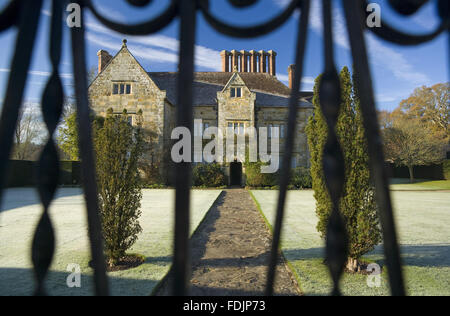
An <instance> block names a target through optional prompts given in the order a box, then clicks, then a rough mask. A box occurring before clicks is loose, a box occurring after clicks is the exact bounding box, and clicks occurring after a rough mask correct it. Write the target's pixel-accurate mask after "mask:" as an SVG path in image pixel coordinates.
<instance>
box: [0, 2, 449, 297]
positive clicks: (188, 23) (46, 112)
mask: <svg viewBox="0 0 450 316" xmlns="http://www.w3.org/2000/svg"><path fill="white" fill-rule="evenodd" d="M126 1H127V3H128V4H130V5H132V6H135V7H137V8H142V7H145V6H147V5H150V4H151V3H152V0H126ZM227 1H228V2H229V4H231V5H232V6H233V7H235V8H237V9H240V8H247V7H250V6H252V5H254V4H256V3H257V2H258V1H257V0H227ZM314 1H316V0H314ZM73 2H75V3H78V4H80V5H81V7H82V8H83V10H84V9H88V10H90V11H91V12H92V13H93V15H94V16H95V17H96V18H97V19H98V20H99V21H100V22H101V23H102V24H103V25H105V26H106V27H107V28H109V29H111V30H114V31H116V32H119V33H122V34H127V35H148V34H152V33H155V32H158V31H160V30H161V29H163V28H164V27H166V26H168V25H169V24H170V23H171V22H172V21H174V20H175V19H176V18H178V17H179V18H180V20H181V23H180V24H181V26H180V60H179V65H180V71H179V74H178V76H179V85H178V91H179V92H180V91H181V92H182V93H179V95H182V96H183V98H181V97H180V99H179V100H178V102H179V107H178V108H177V111H178V117H179V120H178V124H181V125H184V126H187V127H189V128H190V127H191V124H192V122H190V121H191V118H192V111H193V110H192V82H193V71H194V45H195V34H194V33H195V22H196V15H197V13H200V14H202V16H203V17H204V19H205V20H206V21H207V23H208V24H209V25H210V26H211V27H212V28H213V29H215V30H216V31H218V32H220V33H222V34H225V35H228V36H231V37H236V38H251V37H256V36H262V35H265V34H268V33H271V32H273V31H274V30H275V29H277V28H279V27H280V26H281V25H283V24H284V23H285V22H286V21H287V20H288V19H289V18H290V17H292V16H294V13H295V12H297V11H298V12H300V14H301V15H299V21H298V22H299V24H298V37H297V44H296V48H295V49H296V51H295V56H296V59H295V65H296V66H295V73H294V84H293V87H294V89H293V90H292V94H291V99H290V103H289V104H290V105H289V117H288V129H287V136H286V142H285V151H284V152H285V156H284V157H283V161H282V165H281V170H280V191H279V196H278V202H277V212H276V221H275V227H274V238H273V243H272V252H271V256H270V262H269V269H268V282H267V289H266V293H267V294H269V295H271V294H273V284H274V280H275V271H276V264H277V261H278V260H277V259H278V252H279V242H280V235H281V228H282V223H283V213H284V206H285V199H286V191H287V186H288V182H289V181H288V180H289V165H290V159H291V156H292V148H293V143H294V135H295V128H296V124H295V120H296V112H297V111H296V107H297V104H298V96H299V90H300V82H301V77H302V72H303V62H304V55H305V54H304V53H305V47H306V38H307V33H308V23H309V22H308V21H309V13H310V12H309V11H310V7H309V6H310V1H309V0H291V1H290V2H289V4H288V5H287V6H286V7H285V8H284V9H283V10H282V11H281V12H280V13H279V14H278V15H276V16H275V17H273V18H272V19H270V20H269V21H266V22H264V23H261V24H258V25H254V26H237V25H233V24H230V23H227V22H225V21H224V20H222V19H219V18H218V17H216V16H215V15H214V14H213V13H212V12H211V10H210V8H209V3H210V1H209V0H170V1H169V4H168V6H167V8H165V9H164V10H163V12H162V13H161V14H159V15H158V16H156V17H154V18H152V19H151V20H149V21H145V22H142V23H137V24H127V23H118V22H115V21H112V20H111V19H109V18H106V17H105V16H104V15H102V13H101V12H100V11H99V10H98V9H97V8H96V7H95V5H94V4H93V1H92V0H76V1H73ZM342 2H343V8H344V12H345V17H346V21H347V26H346V28H347V31H348V34H349V39H350V44H351V45H350V46H351V50H352V57H353V62H354V65H355V71H356V72H357V74H358V76H357V78H358V81H357V82H356V84H357V85H358V90H359V91H360V92H361V101H362V102H361V104H362V114H363V121H364V127H365V130H366V137H367V140H368V149H369V156H370V166H371V174H372V176H373V178H374V182H375V186H376V192H377V201H378V205H379V209H380V222H381V224H382V230H383V240H384V248H385V256H386V264H387V266H388V273H389V278H390V286H391V292H392V294H394V295H403V294H404V293H405V291H404V285H403V278H402V272H401V262H400V257H399V250H398V243H397V238H396V230H395V225H394V221H393V211H392V205H391V200H390V193H389V187H388V182H387V175H386V173H385V170H384V167H383V163H384V157H383V154H382V148H381V142H380V133H379V130H378V124H377V122H376V120H374V119H373V118H374V117H376V112H375V111H376V109H375V101H374V93H373V87H372V82H371V77H370V68H369V64H368V56H367V51H366V46H365V41H364V36H363V31H364V30H366V29H369V31H370V32H372V33H373V34H375V35H376V36H378V37H379V38H381V39H383V40H385V41H389V42H392V43H396V44H400V45H418V44H422V43H425V42H429V41H431V40H433V39H434V38H436V37H437V36H438V35H440V34H442V33H443V32H445V31H448V30H449V27H450V15H449V2H448V0H437V1H436V10H437V13H438V15H439V16H440V19H441V20H440V23H439V25H438V26H437V27H436V28H435V29H434V30H432V31H431V32H428V33H426V34H407V33H405V32H403V31H399V30H397V29H395V28H394V27H392V26H391V25H390V24H389V23H388V22H386V21H385V20H384V19H382V20H381V27H374V28H368V27H367V26H366V24H365V19H366V18H367V16H368V12H366V7H367V4H368V1H367V0H365V1H363V0H361V1H359V0H343V1H342ZM427 2H428V1H427V0H389V4H390V5H391V7H392V8H393V9H394V10H395V11H396V12H398V13H399V14H402V15H405V16H410V15H412V14H414V13H416V12H417V11H418V10H419V9H420V8H421V7H422V6H423V5H425V4H426V3H427ZM64 3H66V2H65V1H59V0H53V1H52V13H53V14H52V18H51V21H52V22H51V30H50V60H51V65H52V74H51V76H50V78H49V80H48V83H47V86H46V89H45V91H44V93H43V96H42V112H43V117H44V122H45V124H46V127H47V129H48V131H49V135H50V137H49V139H48V142H47V144H46V145H45V148H44V150H43V152H42V154H41V157H40V160H39V169H38V184H37V187H38V191H39V195H40V198H41V201H42V204H43V207H44V211H43V213H42V217H41V219H40V221H39V224H38V226H37V228H36V233H35V235H34V241H33V246H32V261H33V265H34V270H35V274H36V277H37V286H36V294H38V295H42V294H46V293H45V291H44V279H45V275H46V273H47V271H48V268H49V266H50V263H51V260H52V257H53V253H54V246H55V240H54V232H53V227H52V223H51V219H50V216H49V213H48V208H49V206H50V203H51V201H52V199H53V197H54V194H55V191H56V187H57V179H58V172H59V171H58V163H59V162H58V154H57V150H56V147H55V144H54V142H53V139H52V137H51V136H52V135H53V134H54V132H55V129H56V125H57V123H58V120H59V119H60V116H61V111H62V104H63V89H62V85H61V78H60V76H59V74H58V65H59V60H60V54H61V41H62V12H63V10H64V8H63V4H64ZM322 3H323V10H324V12H323V13H324V15H323V23H324V31H325V33H324V35H325V36H324V44H325V66H326V67H325V73H324V75H323V77H322V81H321V85H320V100H321V108H322V111H323V113H324V116H325V118H326V121H327V124H328V127H329V134H328V139H327V144H326V146H325V149H324V165H323V168H324V174H325V181H326V185H327V188H328V190H329V192H330V196H331V199H332V202H333V210H332V213H331V217H330V220H329V226H328V230H327V236H326V239H327V242H326V255H327V262H328V265H329V268H330V272H331V275H332V278H333V282H334V290H333V294H339V288H338V281H339V277H340V275H341V273H342V270H343V265H344V263H345V260H346V254H347V239H346V238H347V237H346V232H345V225H344V223H343V220H342V218H341V216H340V213H339V207H338V206H339V203H338V202H339V198H340V194H341V193H342V187H343V181H344V171H343V170H344V168H345V166H344V163H343V157H342V152H341V149H340V146H339V142H338V141H337V137H336V133H335V132H334V127H335V124H336V119H337V113H338V109H339V104H340V101H339V98H340V88H339V77H338V75H337V71H336V68H335V66H334V61H333V41H332V23H331V3H332V0H322ZM41 9H42V0H12V1H10V2H9V3H8V5H7V6H6V7H5V8H4V9H3V11H2V12H1V13H0V32H3V31H6V30H8V29H10V28H13V27H17V28H18V34H17V41H16V46H15V51H14V57H13V59H12V63H11V69H12V71H11V72H10V75H9V81H8V86H7V89H6V96H5V98H4V102H3V108H2V114H1V118H0V148H1V151H0V184H1V187H0V188H3V187H4V184H5V180H6V170H7V168H8V161H9V154H10V152H11V149H12V138H13V133H14V129H15V126H16V124H17V119H18V113H19V110H20V105H21V104H22V99H23V93H24V89H25V84H26V80H27V76H28V70H29V66H30V60H31V57H32V52H33V48H34V43H35V40H36V29H37V26H38V22H39V15H40V12H41ZM84 36H85V35H84V24H83V25H82V26H81V28H79V29H78V28H73V29H72V30H71V39H72V52H73V66H74V71H73V72H74V78H75V92H76V96H77V113H78V125H79V128H80V131H81V132H80V153H81V158H82V163H83V169H82V172H83V178H84V183H83V187H84V190H85V192H84V195H85V199H86V205H87V211H88V227H89V237H90V246H91V255H92V259H93V264H94V280H95V286H96V294H98V295H107V294H109V288H108V280H107V276H106V271H105V261H104V257H103V249H102V237H101V225H100V219H99V214H98V205H97V203H98V201H97V188H96V183H95V176H94V174H95V164H94V154H93V148H92V135H91V132H90V122H89V104H88V95H87V82H86V56H85V37H84ZM190 167H191V166H190V164H184V165H180V166H179V167H177V168H179V169H178V170H177V180H178V181H179V182H178V184H177V187H176V191H177V194H176V223H177V224H176V225H177V226H176V231H175V245H176V247H175V251H176V253H175V255H174V257H175V259H174V260H175V262H174V265H173V266H174V269H175V276H176V278H175V285H174V291H175V293H176V294H179V295H183V294H187V291H188V287H187V283H186V282H187V280H186V276H187V273H188V271H189V269H188V262H189V260H188V256H189V254H188V252H187V250H186V249H187V248H185V247H186V245H187V241H188V238H189V234H188V232H189V211H188V208H189V203H190V195H189V189H190V183H189V178H190ZM1 194H2V192H0V199H1Z"/></svg>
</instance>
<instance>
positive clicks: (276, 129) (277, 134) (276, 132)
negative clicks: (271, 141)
mask: <svg viewBox="0 0 450 316" xmlns="http://www.w3.org/2000/svg"><path fill="white" fill-rule="evenodd" d="M273 137H278V138H280V127H279V126H278V124H275V125H274V126H273Z"/></svg>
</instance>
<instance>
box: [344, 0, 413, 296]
mask: <svg viewBox="0 0 450 316" xmlns="http://www.w3.org/2000/svg"><path fill="white" fill-rule="evenodd" d="M343 4H344V12H345V19H346V21H347V30H348V36H349V39H350V46H351V51H352V56H353V63H354V68H355V69H354V71H355V73H356V77H357V82H356V85H357V88H358V90H359V91H360V98H361V112H362V116H363V125H364V129H365V134H366V138H367V140H368V150H369V163H370V169H371V170H370V171H371V172H370V174H371V176H372V178H373V179H374V182H375V195H376V197H377V202H378V207H379V212H378V213H379V216H380V222H381V226H382V231H383V244H384V251H385V256H386V265H387V268H388V274H389V281H390V282H389V284H390V287H391V293H392V294H393V295H399V296H403V295H405V289H404V285H403V275H402V270H401V262H400V252H399V247H398V244H397V235H396V231H395V223H394V216H393V212H392V204H391V197H390V192H389V182H388V176H387V170H386V168H385V166H384V155H383V145H382V139H381V135H380V131H379V125H378V119H377V113H376V108H375V101H374V100H375V98H374V94H373V90H372V79H371V73H370V67H369V63H368V58H367V51H366V44H365V38H364V35H363V29H364V24H362V19H361V11H360V10H358V3H357V0H344V1H343Z"/></svg>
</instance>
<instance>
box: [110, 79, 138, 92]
mask: <svg viewBox="0 0 450 316" xmlns="http://www.w3.org/2000/svg"><path fill="white" fill-rule="evenodd" d="M115 85H117V86H118V90H117V93H114V86H115ZM121 85H124V91H123V93H120V86H121ZM127 86H129V87H130V92H129V93H127ZM111 92H112V93H111V95H132V94H133V82H132V81H123V80H117V81H115V80H113V81H112V83H111Z"/></svg>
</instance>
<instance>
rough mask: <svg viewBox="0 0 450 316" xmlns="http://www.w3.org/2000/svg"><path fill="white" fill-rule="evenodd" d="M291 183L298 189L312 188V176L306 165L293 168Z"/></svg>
mask: <svg viewBox="0 0 450 316" xmlns="http://www.w3.org/2000/svg"><path fill="white" fill-rule="evenodd" d="M290 185H291V186H292V187H294V188H296V189H311V188H312V178H311V172H310V171H309V169H308V168H305V167H297V168H295V169H292V173H291V182H290Z"/></svg>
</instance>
